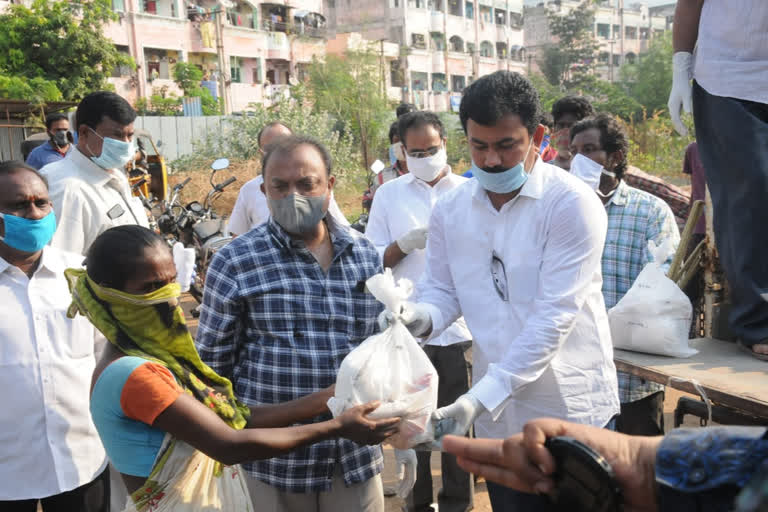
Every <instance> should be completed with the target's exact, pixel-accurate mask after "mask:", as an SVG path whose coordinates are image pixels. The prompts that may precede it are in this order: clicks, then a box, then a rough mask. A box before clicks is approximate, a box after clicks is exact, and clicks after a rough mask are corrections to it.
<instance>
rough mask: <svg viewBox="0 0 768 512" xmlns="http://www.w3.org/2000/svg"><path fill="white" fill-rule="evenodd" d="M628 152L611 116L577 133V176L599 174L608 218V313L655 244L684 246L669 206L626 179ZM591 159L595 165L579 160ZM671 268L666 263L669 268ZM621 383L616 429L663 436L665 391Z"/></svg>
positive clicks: (640, 382)
mask: <svg viewBox="0 0 768 512" xmlns="http://www.w3.org/2000/svg"><path fill="white" fill-rule="evenodd" d="M628 152H629V140H628V138H627V134H626V132H625V131H624V128H623V127H622V126H621V125H620V124H619V123H618V121H616V120H615V119H613V118H612V117H610V116H608V115H605V114H600V115H597V116H595V117H590V118H587V119H584V120H582V121H579V122H578V123H576V124H575V125H574V126H573V127H572V128H571V153H573V154H574V155H581V156H580V157H576V156H574V161H573V162H572V167H571V172H574V173H580V168H585V167H589V166H592V167H591V168H593V169H597V174H598V175H597V176H594V184H595V186H597V190H596V192H597V194H598V196H600V198H601V199H602V201H603V204H605V210H606V213H607V214H608V234H607V236H606V239H605V249H604V250H603V263H602V266H603V269H602V270H603V297H604V298H605V306H606V307H607V308H608V309H610V308H612V307H613V306H615V305H616V303H617V302H618V301H619V300H620V299H621V298H622V297H623V296H624V294H625V293H627V291H629V289H630V287H631V286H632V283H634V282H635V279H636V278H637V276H638V275H639V274H640V271H641V270H642V269H643V267H644V266H645V264H646V263H648V262H649V261H650V260H651V256H650V253H649V251H648V241H649V240H653V241H654V242H655V243H656V244H657V245H660V244H661V243H662V242H663V241H664V240H666V239H668V238H671V239H672V240H673V241H674V246H675V248H676V247H677V245H678V243H679V242H680V232H679V231H678V227H677V224H676V223H675V216H674V214H673V213H672V210H671V209H670V207H669V205H667V203H665V202H664V201H663V200H661V199H659V198H658V197H656V196H653V195H651V194H649V193H648V192H644V191H642V190H639V189H636V188H632V187H630V186H629V185H627V184H626V183H625V182H624V180H623V179H622V177H623V175H624V171H626V169H627V153H628ZM585 157H586V158H587V159H589V160H591V162H589V161H587V160H580V161H577V158H578V159H583V158H585ZM574 164H575V165H574ZM594 164H598V165H594ZM600 167H602V169H600ZM580 174H581V173H580ZM583 174H589V173H583ZM670 263H671V261H667V262H665V264H666V265H667V266H668V265H669V264H670ZM618 378H619V401H620V402H621V415H620V416H619V418H618V420H617V421H616V430H618V431H619V432H623V433H625V434H633V435H651V436H653V435H663V434H664V411H663V405H664V386H662V385H661V384H656V383H654V382H649V381H646V380H645V379H641V378H640V377H636V376H634V375H630V374H627V373H623V372H618Z"/></svg>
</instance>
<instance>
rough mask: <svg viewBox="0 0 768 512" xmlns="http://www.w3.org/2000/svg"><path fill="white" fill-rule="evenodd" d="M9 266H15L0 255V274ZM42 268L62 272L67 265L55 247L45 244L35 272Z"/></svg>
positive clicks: (57, 272) (52, 271) (55, 272)
mask: <svg viewBox="0 0 768 512" xmlns="http://www.w3.org/2000/svg"><path fill="white" fill-rule="evenodd" d="M10 268H17V267H15V266H14V265H12V264H11V263H9V262H8V261H6V260H5V259H4V258H2V257H0V274H2V273H4V272H5V271H7V270H8V269H10ZM42 268H44V269H46V270H48V271H50V272H51V273H53V274H63V273H64V270H66V269H67V265H66V263H64V260H62V259H61V257H59V254H58V252H57V251H56V249H53V248H52V247H50V246H45V248H43V256H42V258H41V260H40V265H38V267H37V270H35V273H37V272H38V271H39V270H40V269H42Z"/></svg>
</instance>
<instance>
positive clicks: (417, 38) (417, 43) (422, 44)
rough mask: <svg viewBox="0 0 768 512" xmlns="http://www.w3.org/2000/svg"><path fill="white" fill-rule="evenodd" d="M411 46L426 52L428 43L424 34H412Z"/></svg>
mask: <svg viewBox="0 0 768 512" xmlns="http://www.w3.org/2000/svg"><path fill="white" fill-rule="evenodd" d="M411 46H413V47H414V48H419V49H421V50H426V49H427V42H426V41H425V40H424V34H411Z"/></svg>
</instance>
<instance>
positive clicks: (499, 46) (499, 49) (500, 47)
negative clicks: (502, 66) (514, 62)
mask: <svg viewBox="0 0 768 512" xmlns="http://www.w3.org/2000/svg"><path fill="white" fill-rule="evenodd" d="M496 55H497V56H498V57H499V58H500V59H506V58H507V43H501V42H499V43H496Z"/></svg>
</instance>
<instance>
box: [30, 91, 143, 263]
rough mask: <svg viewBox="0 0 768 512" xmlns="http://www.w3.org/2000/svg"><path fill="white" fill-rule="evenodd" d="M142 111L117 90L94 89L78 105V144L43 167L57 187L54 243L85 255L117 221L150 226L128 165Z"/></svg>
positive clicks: (53, 195) (54, 191) (54, 189)
mask: <svg viewBox="0 0 768 512" xmlns="http://www.w3.org/2000/svg"><path fill="white" fill-rule="evenodd" d="M135 119H136V111H135V110H133V107H131V105H130V104H129V103H128V102H127V101H125V100H124V99H123V98H122V97H121V96H118V95H117V94H115V93H113V92H107V91H99V92H94V93H91V94H89V95H88V96H86V97H85V98H83V101H81V102H80V104H79V105H78V107H77V112H76V114H75V120H76V124H77V133H78V140H77V147H75V148H74V149H73V150H72V151H70V152H69V154H68V155H67V157H66V158H65V159H64V160H60V161H58V162H54V163H51V164H48V165H46V166H45V167H43V168H42V169H41V172H42V173H43V175H44V176H46V177H47V178H48V181H49V182H50V188H51V200H52V201H53V209H54V211H55V212H56V218H57V219H58V223H59V225H58V228H57V229H56V234H55V235H54V237H53V240H52V242H51V245H52V246H53V247H56V248H59V249H62V250H65V251H68V252H73V253H77V254H82V255H85V254H86V252H87V251H88V248H89V247H90V246H91V244H92V243H93V241H94V240H95V239H96V237H97V236H99V235H100V234H101V233H102V232H104V231H106V230H107V229H109V228H111V227H114V226H122V225H125V224H138V225H140V226H144V227H148V226H149V222H148V220H147V214H146V212H145V211H144V206H143V205H142V204H141V201H140V200H139V198H137V197H133V196H132V195H131V189H130V186H129V184H128V178H127V176H126V174H125V165H126V164H127V163H128V161H129V160H131V159H132V158H133V157H134V156H135V154H136V148H135V145H134V140H133V122H134V120H135Z"/></svg>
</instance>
